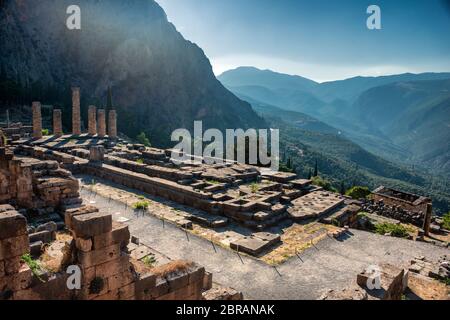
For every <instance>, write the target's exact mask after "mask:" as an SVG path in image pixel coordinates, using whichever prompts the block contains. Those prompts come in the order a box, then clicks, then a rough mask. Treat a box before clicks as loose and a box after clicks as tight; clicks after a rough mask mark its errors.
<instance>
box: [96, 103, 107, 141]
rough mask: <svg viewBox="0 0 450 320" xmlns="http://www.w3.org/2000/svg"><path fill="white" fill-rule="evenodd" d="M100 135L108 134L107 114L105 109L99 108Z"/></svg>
mask: <svg viewBox="0 0 450 320" xmlns="http://www.w3.org/2000/svg"><path fill="white" fill-rule="evenodd" d="M98 136H99V137H104V136H106V114H105V110H104V109H99V110H98Z"/></svg>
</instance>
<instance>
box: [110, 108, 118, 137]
mask: <svg viewBox="0 0 450 320" xmlns="http://www.w3.org/2000/svg"><path fill="white" fill-rule="evenodd" d="M108 136H109V137H110V138H111V139H115V138H117V113H116V110H110V111H109V114H108Z"/></svg>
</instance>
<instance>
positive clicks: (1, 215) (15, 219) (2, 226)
mask: <svg viewBox="0 0 450 320" xmlns="http://www.w3.org/2000/svg"><path fill="white" fill-rule="evenodd" d="M6 209H9V210H6ZM2 210H5V211H3V212H0V240H3V239H7V238H13V237H17V236H21V235H25V234H27V220H26V219H25V217H24V216H23V215H21V214H20V213H18V212H17V211H15V210H14V208H13V207H11V206H10V205H7V206H3V208H2Z"/></svg>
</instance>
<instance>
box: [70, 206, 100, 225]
mask: <svg viewBox="0 0 450 320" xmlns="http://www.w3.org/2000/svg"><path fill="white" fill-rule="evenodd" d="M93 212H99V210H98V208H96V207H94V206H82V207H79V208H73V209H67V210H66V211H65V212H64V223H65V225H66V227H67V228H68V229H72V217H74V216H76V215H80V214H88V213H93Z"/></svg>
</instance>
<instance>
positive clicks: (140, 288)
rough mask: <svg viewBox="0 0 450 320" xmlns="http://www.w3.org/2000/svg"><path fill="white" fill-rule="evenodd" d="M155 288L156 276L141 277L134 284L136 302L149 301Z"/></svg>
mask: <svg viewBox="0 0 450 320" xmlns="http://www.w3.org/2000/svg"><path fill="white" fill-rule="evenodd" d="M155 286H156V276H155V275H153V274H146V275H144V276H141V277H140V278H139V279H138V280H137V281H136V283H135V287H136V290H135V294H136V300H150V299H152V296H151V293H152V290H153V289H154V288H155Z"/></svg>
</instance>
